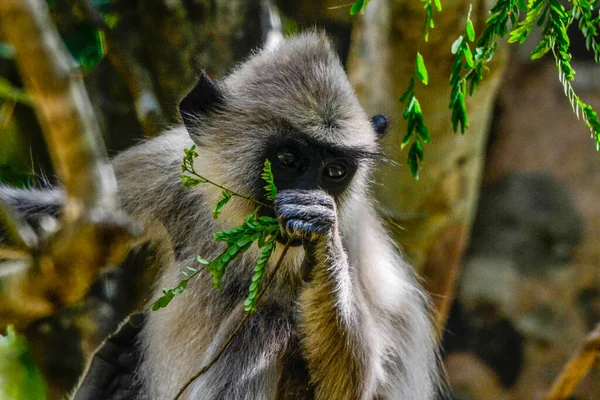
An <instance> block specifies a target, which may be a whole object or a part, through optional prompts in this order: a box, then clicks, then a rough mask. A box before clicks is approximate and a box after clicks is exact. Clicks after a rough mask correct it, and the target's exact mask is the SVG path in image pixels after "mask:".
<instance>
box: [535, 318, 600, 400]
mask: <svg viewBox="0 0 600 400" xmlns="http://www.w3.org/2000/svg"><path fill="white" fill-rule="evenodd" d="M598 357H600V324H598V325H596V328H595V329H594V330H593V331H592V332H590V333H589V334H588V336H587V337H586V338H585V342H584V343H583V345H582V346H581V347H580V348H579V350H577V352H576V353H575V355H573V357H572V358H571V359H570V360H569V362H568V363H567V365H565V367H564V368H563V370H562V372H561V374H560V375H559V376H558V378H556V380H555V381H554V384H553V385H552V389H550V392H549V393H548V395H547V396H546V398H545V400H565V399H567V398H569V396H570V395H571V393H572V392H573V390H575V388H576V387H577V385H579V382H581V380H582V379H583V377H584V376H585V375H586V374H587V373H588V372H589V370H590V368H592V366H593V365H594V363H595V362H596V360H597V359H598Z"/></svg>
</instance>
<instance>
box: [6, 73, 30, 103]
mask: <svg viewBox="0 0 600 400" xmlns="http://www.w3.org/2000/svg"><path fill="white" fill-rule="evenodd" d="M0 99H2V100H7V101H12V102H15V103H22V104H27V105H28V106H32V105H33V98H32V97H31V96H30V95H29V93H27V92H26V91H24V90H23V89H20V88H18V87H15V86H13V84H12V83H10V81H9V80H8V79H6V78H3V77H1V76H0Z"/></svg>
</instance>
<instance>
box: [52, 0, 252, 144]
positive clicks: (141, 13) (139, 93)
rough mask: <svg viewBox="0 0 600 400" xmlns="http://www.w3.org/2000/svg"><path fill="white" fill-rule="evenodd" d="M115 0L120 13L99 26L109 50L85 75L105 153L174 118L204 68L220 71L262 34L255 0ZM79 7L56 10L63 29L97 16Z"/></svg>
mask: <svg viewBox="0 0 600 400" xmlns="http://www.w3.org/2000/svg"><path fill="white" fill-rule="evenodd" d="M86 1H89V0H78V1H77V2H78V3H79V4H84V5H85V2H86ZM114 3H115V7H116V10H117V12H116V14H117V15H118V16H119V20H118V22H117V24H116V26H115V27H114V28H113V29H107V27H106V26H103V28H104V31H105V37H106V42H107V51H108V54H107V57H106V59H105V60H104V61H103V62H102V63H101V64H100V66H99V67H98V68H96V69H95V70H94V71H92V72H91V73H90V74H89V75H88V76H87V78H86V84H87V87H88V90H89V92H90V95H91V97H92V100H93V102H94V107H95V109H96V111H97V114H98V115H99V116H100V119H101V121H100V122H101V125H102V130H103V132H104V134H105V138H106V140H107V147H108V149H109V151H110V152H111V153H114V152H116V151H119V150H123V149H125V148H127V147H130V146H132V145H133V144H135V143H136V142H137V141H138V140H139V139H140V138H141V137H143V136H147V137H148V136H156V135H158V134H160V133H161V132H162V131H164V130H165V129H167V128H168V127H170V126H173V125H174V124H177V123H179V113H178V105H179V101H180V100H181V98H182V97H183V95H184V94H185V93H186V92H187V91H188V90H189V89H190V88H191V87H192V86H193V85H194V83H195V81H196V78H197V77H198V76H199V75H200V71H201V70H202V69H205V70H206V71H207V73H208V74H209V75H212V76H216V77H220V76H223V75H225V73H226V72H227V71H229V69H231V68H232V67H233V66H234V65H235V63H237V62H239V61H240V60H241V59H242V58H243V57H245V56H247V54H248V53H249V50H250V49H252V48H254V47H256V46H258V45H259V44H260V42H261V38H262V31H261V26H260V22H261V21H260V15H259V14H260V6H261V4H260V0H213V1H208V0H175V1H166V0H115V1H114ZM92 11H93V10H92ZM83 14H84V15H83V18H82V16H81V15H79V16H78V15H73V14H72V13H68V12H61V13H60V14H59V15H58V17H57V20H58V25H59V29H60V30H61V32H64V31H66V30H68V29H70V28H71V27H72V26H73V25H74V24H76V23H77V22H80V20H81V19H86V20H88V21H90V20H91V22H96V25H97V26H98V25H102V24H103V22H102V21H98V16H97V15H96V16H94V15H93V14H92V15H90V14H89V13H88V14H86V13H83ZM96 14H97V12H96ZM94 17H96V18H95V19H94ZM78 19H79V21H77V20H78ZM101 27H102V26H101Z"/></svg>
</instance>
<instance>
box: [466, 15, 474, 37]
mask: <svg viewBox="0 0 600 400" xmlns="http://www.w3.org/2000/svg"><path fill="white" fill-rule="evenodd" d="M465 30H466V31H467V38H468V39H469V41H470V42H472V41H474V40H475V28H474V27H473V22H471V20H468V21H467V26H466V29H465Z"/></svg>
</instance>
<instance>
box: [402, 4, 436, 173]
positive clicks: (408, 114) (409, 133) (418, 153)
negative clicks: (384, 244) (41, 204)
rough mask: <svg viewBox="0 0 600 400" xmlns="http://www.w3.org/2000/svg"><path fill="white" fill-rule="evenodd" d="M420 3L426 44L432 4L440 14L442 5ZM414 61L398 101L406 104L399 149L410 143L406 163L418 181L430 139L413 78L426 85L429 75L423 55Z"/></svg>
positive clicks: (432, 24)
mask: <svg viewBox="0 0 600 400" xmlns="http://www.w3.org/2000/svg"><path fill="white" fill-rule="evenodd" d="M421 2H422V3H423V8H424V9H425V19H424V21H423V28H422V30H421V39H424V40H425V41H426V42H427V41H428V40H429V29H430V28H431V29H433V28H434V27H435V23H434V21H433V8H434V4H435V8H436V9H437V11H438V12H441V11H442V3H441V1H440V0H433V1H432V0H421ZM419 46H420V40H419ZM415 61H416V62H415V74H414V77H411V78H410V80H409V85H408V89H407V90H406V92H404V94H402V96H400V99H399V101H400V102H401V103H404V102H406V105H405V106H404V110H403V113H402V117H403V118H404V119H405V120H406V121H407V130H406V134H405V135H404V138H403V139H402V144H401V148H402V149H404V148H405V147H406V146H408V144H409V143H411V142H412V144H411V146H410V149H409V151H408V159H407V162H408V167H409V169H410V173H411V175H412V176H413V178H414V179H415V180H419V164H420V163H421V162H422V161H423V143H429V142H430V141H431V139H430V137H429V129H428V128H427V126H426V125H425V121H424V118H423V111H422V110H421V104H420V103H419V100H417V97H416V94H415V83H416V80H415V78H416V79H417V80H419V82H421V83H422V84H423V85H428V84H429V73H428V72H427V67H426V66H425V60H424V59H423V55H422V54H421V53H420V52H419V51H417V56H416V60H415Z"/></svg>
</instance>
